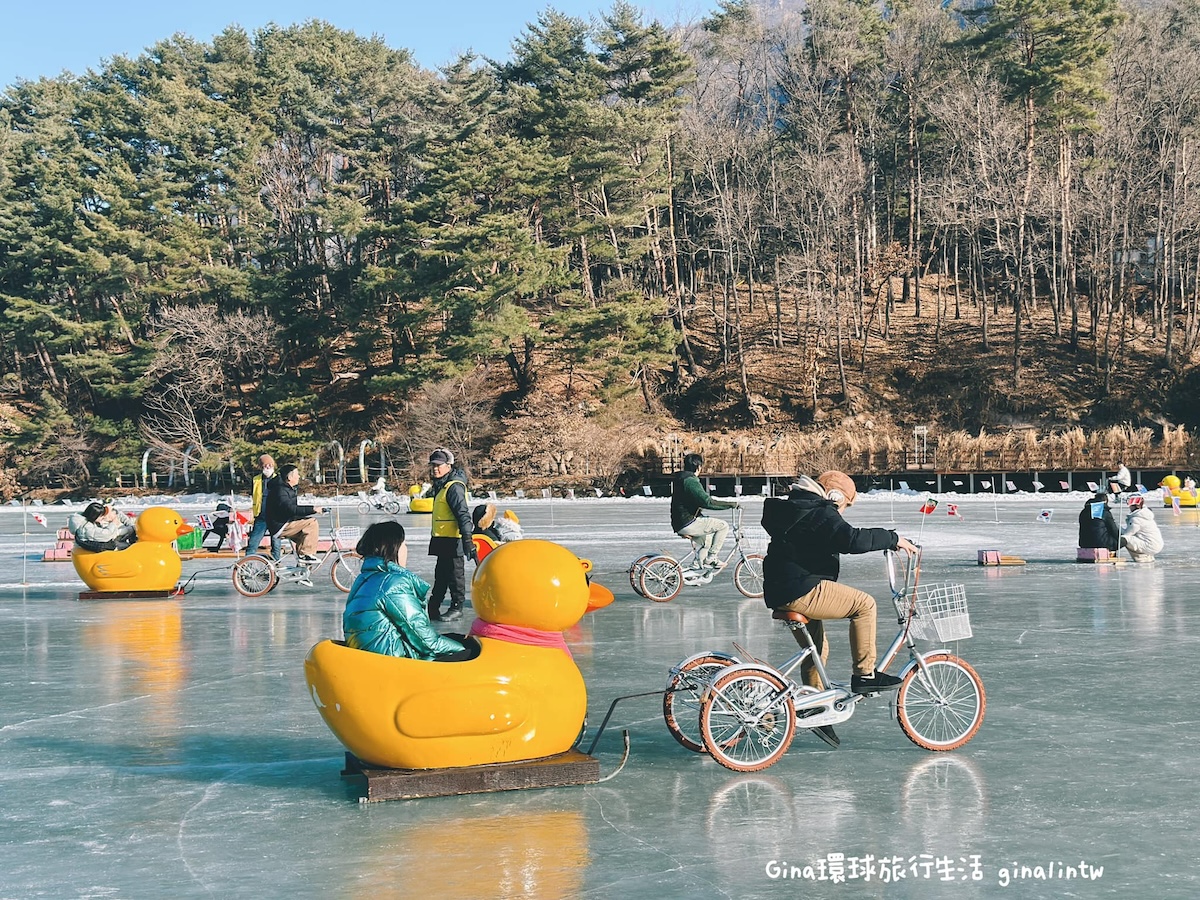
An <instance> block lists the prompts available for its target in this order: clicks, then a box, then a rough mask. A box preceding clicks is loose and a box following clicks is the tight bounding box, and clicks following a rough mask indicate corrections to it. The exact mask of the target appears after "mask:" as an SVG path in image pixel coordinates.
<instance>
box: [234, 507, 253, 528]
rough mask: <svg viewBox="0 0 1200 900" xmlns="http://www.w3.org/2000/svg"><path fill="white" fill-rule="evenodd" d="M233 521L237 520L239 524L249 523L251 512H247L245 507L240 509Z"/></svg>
mask: <svg viewBox="0 0 1200 900" xmlns="http://www.w3.org/2000/svg"><path fill="white" fill-rule="evenodd" d="M233 521H235V522H237V523H238V524H239V525H249V524H250V513H248V512H246V511H245V510H244V509H239V510H238V511H237V512H235V513H234V514H233Z"/></svg>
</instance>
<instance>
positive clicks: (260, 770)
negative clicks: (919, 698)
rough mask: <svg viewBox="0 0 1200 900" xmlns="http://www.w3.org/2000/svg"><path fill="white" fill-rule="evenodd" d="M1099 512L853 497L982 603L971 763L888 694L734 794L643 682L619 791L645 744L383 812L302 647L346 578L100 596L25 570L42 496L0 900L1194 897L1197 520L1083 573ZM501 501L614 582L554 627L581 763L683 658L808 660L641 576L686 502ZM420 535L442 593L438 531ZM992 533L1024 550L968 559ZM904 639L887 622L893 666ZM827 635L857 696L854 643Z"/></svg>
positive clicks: (14, 601)
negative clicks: (922, 737) (309, 675)
mask: <svg viewBox="0 0 1200 900" xmlns="http://www.w3.org/2000/svg"><path fill="white" fill-rule="evenodd" d="M1084 499H1085V497H1084V495H1083V494H1078V495H1070V496H1066V495H1061V494H1060V495H1056V496H1051V497H1046V496H1043V497H1028V496H1026V497H1000V498H998V499H997V500H993V499H992V498H990V497H986V496H979V495H977V496H975V497H963V498H959V499H955V498H943V499H942V502H941V505H940V506H939V508H938V509H937V510H936V511H935V512H934V513H933V514H932V515H929V516H922V515H921V514H920V513H919V512H918V507H919V506H920V505H921V498H920V497H919V496H913V495H904V496H901V495H876V496H871V497H863V498H862V499H861V500H860V502H859V503H858V504H857V505H856V506H855V507H854V509H852V510H851V511H850V512H849V514H848V516H847V518H849V519H850V520H851V521H852V522H853V523H854V524H857V525H882V526H885V527H894V528H897V529H898V530H899V531H900V533H901V534H903V535H905V536H906V537H909V538H913V539H916V538H918V536H919V538H920V540H921V542H922V543H923V544H924V546H925V548H926V556H925V566H924V571H923V574H922V577H923V580H924V581H926V582H934V581H951V582H962V583H965V585H966V589H967V595H968V598H969V602H970V606H971V614H972V623H973V625H974V630H975V636H974V638H973V639H971V640H969V641H963V642H961V643H960V644H959V645H958V646H957V652H958V653H959V654H960V655H962V656H963V657H964V658H966V659H967V660H968V661H969V662H970V663H971V664H972V665H973V666H974V667H975V668H976V669H977V670H978V672H979V674H980V675H981V677H982V678H983V680H984V683H985V685H986V687H987V717H986V720H985V721H984V723H983V727H982V729H981V730H980V732H979V734H978V735H977V736H976V737H975V739H974V740H973V741H972V742H971V743H969V744H968V745H967V746H966V747H964V748H962V749H960V750H958V751H954V752H952V753H944V754H935V753H929V752H927V751H924V750H921V749H919V748H918V747H916V746H914V745H913V744H911V743H910V742H909V741H908V740H907V739H906V738H905V737H904V735H903V734H902V733H901V731H900V729H899V727H898V726H897V724H896V723H895V722H894V721H892V720H891V719H890V718H889V715H888V706H887V703H886V701H882V700H873V701H867V702H865V703H863V704H861V705H860V708H859V710H858V712H857V713H856V714H855V716H854V717H853V719H851V720H850V721H848V722H846V723H844V724H842V725H839V726H838V733H839V735H840V736H841V739H842V745H841V748H840V749H838V750H831V749H829V748H827V747H826V746H825V745H824V744H822V743H821V742H819V741H818V740H816V739H815V738H813V737H812V736H811V735H810V734H809V733H808V732H805V731H801V732H799V733H798V734H797V737H796V739H795V741H794V743H793V744H792V747H791V749H790V750H789V751H788V753H787V754H786V756H784V758H783V759H782V760H781V761H780V762H779V763H778V764H776V765H775V766H774V767H772V768H770V769H768V770H766V771H765V772H762V773H758V774H753V775H738V774H735V773H733V772H730V771H728V770H726V769H724V768H722V767H720V766H718V765H717V764H716V763H715V762H713V761H712V760H710V759H708V758H706V757H705V756H703V755H700V754H692V753H689V752H687V751H686V750H684V749H682V748H681V747H680V746H679V745H678V744H676V743H675V741H674V740H672V738H671V736H670V735H669V734H668V732H667V730H666V728H665V726H664V725H663V722H662V716H661V703H660V701H659V699H658V698H656V697H648V698H642V699H636V700H630V701H626V702H623V703H622V704H620V705H619V706H618V707H617V711H616V713H615V715H614V718H613V721H612V723H611V724H610V726H609V730H608V731H607V732H606V733H605V735H604V738H603V740H602V742H601V745H600V747H599V749H598V751H597V755H598V756H599V757H600V761H601V770H602V774H607V773H608V772H609V771H611V770H612V769H613V768H615V767H616V765H617V763H618V762H619V759H620V754H621V739H620V731H621V729H628V730H629V732H630V739H631V746H632V749H631V754H630V758H629V761H628V764H627V765H626V767H625V769H624V771H622V772H621V773H620V774H619V775H617V777H616V778H614V779H613V780H611V781H608V782H605V783H602V784H598V785H592V786H587V787H567V788H557V789H550V790H542V791H529V792H512V793H500V794H479V795H472V796H464V797H455V798H435V799H426V800H415V801H395V802H389V803H375V804H359V803H357V802H355V801H354V800H353V799H352V798H351V795H350V794H349V793H348V792H347V789H346V788H345V787H344V786H343V784H342V782H341V780H340V779H339V777H338V773H339V770H340V768H341V765H342V761H343V750H342V748H341V746H340V744H338V742H337V740H336V739H335V738H334V737H333V735H332V734H330V732H329V731H328V730H327V729H326V728H325V726H324V724H323V722H322V721H321V719H320V717H319V716H318V715H317V712H316V710H315V709H314V708H313V704H312V701H311V699H310V698H309V697H308V695H307V693H306V690H305V684H304V677H303V665H302V664H303V659H304V656H305V653H306V652H307V651H308V648H309V647H310V646H311V645H312V644H313V643H315V642H316V641H317V640H319V639H321V638H324V637H340V636H341V610H342V604H343V601H344V596H345V595H343V594H340V593H338V592H337V591H335V590H334V589H333V587H332V585H331V584H330V583H329V582H328V580H327V578H323V579H321V580H319V581H317V582H316V587H315V588H303V587H299V586H297V585H284V586H281V587H280V588H279V589H277V590H276V591H275V592H273V593H271V594H269V595H267V596H266V597H263V598H260V599H257V600H249V599H246V598H243V597H241V596H240V595H238V594H237V593H236V592H235V591H234V590H233V586H232V584H231V582H230V578H229V564H230V562H231V561H229V560H214V561H206V562H185V564H184V577H185V578H187V577H188V576H189V575H191V574H193V573H195V574H196V578H195V580H194V581H193V582H192V586H191V591H190V593H188V594H187V595H186V596H185V597H183V598H181V599H178V600H163V601H92V602H80V601H78V600H77V599H76V596H77V594H78V592H79V590H80V589H81V588H82V584H81V583H80V582H79V581H78V580H77V579H76V576H75V573H74V570H73V569H72V567H71V565H70V563H42V562H40V561H37V560H40V557H41V550H42V549H43V548H44V547H46V546H49V545H50V544H52V543H53V532H54V529H56V528H57V527H59V526H61V525H63V524H65V521H66V515H67V513H66V512H65V511H64V510H62V509H61V508H59V507H45V508H42V509H41V510H40V512H42V513H44V514H45V515H47V517H48V519H49V522H48V524H49V530H43V529H41V528H40V527H39V526H37V525H36V524H35V523H34V522H33V520H32V519H27V520H25V521H26V523H27V525H28V526H29V527H30V532H31V533H30V534H29V536H28V537H27V538H26V537H24V536H23V535H22V521H23V520H22V514H21V510H20V509H13V508H3V509H0V635H2V643H0V646H2V647H3V650H2V651H0V686H2V693H0V754H2V757H3V760H4V763H3V766H2V767H0V779H2V780H3V798H4V800H3V818H2V820H0V843H2V844H3V845H4V847H5V854H4V864H3V866H0V898H26V897H53V898H61V897H119V898H141V897H164V896H170V897H174V898H186V897H243V896H244V897H282V896H294V897H360V896H361V897H372V898H382V897H392V896H396V897H399V896H413V895H417V896H433V897H439V898H442V897H445V898H457V897H462V898H477V897H546V898H567V897H588V898H611V897H638V898H641V897H647V898H649V897H653V898H654V900H671V898H689V900H694V898H697V897H702V898H708V897H730V898H757V897H800V896H804V897H816V898H826V897H830V898H843V897H845V898H856V897H888V898H941V897H947V898H959V897H1001V896H1012V897H1020V898H1041V897H1047V898H1051V897H1055V898H1057V897H1081V898H1088V897H1134V896H1139V897H1152V898H1155V900H1165V898H1189V900H1192V898H1195V897H1197V896H1200V863H1198V862H1197V854H1196V849H1195V848H1196V837H1195V821H1196V818H1195V810H1196V809H1197V808H1200V778H1197V774H1196V773H1197V769H1198V768H1200V750H1198V749H1197V746H1198V741H1197V738H1198V737H1200V727H1198V720H1200V712H1197V710H1200V704H1198V703H1197V701H1196V699H1195V698H1191V699H1189V697H1188V693H1187V692H1188V690H1189V689H1188V688H1186V686H1185V685H1184V684H1183V681H1185V680H1186V678H1187V673H1188V672H1190V671H1191V665H1190V664H1191V662H1192V661H1194V659H1195V658H1196V653H1195V652H1194V651H1195V650H1196V649H1197V646H1198V644H1200V637H1198V633H1200V588H1198V587H1197V584H1196V581H1194V579H1197V578H1200V554H1198V552H1197V550H1198V548H1200V527H1198V526H1200V516H1198V514H1197V513H1196V512H1195V511H1186V510H1185V511H1184V512H1183V514H1182V515H1180V516H1174V515H1172V513H1171V510H1169V509H1166V510H1163V509H1161V508H1158V507H1157V506H1156V507H1155V514H1156V516H1157V518H1158V521H1159V524H1160V526H1161V527H1162V530H1163V534H1164V537H1165V540H1166V550H1165V551H1164V552H1163V553H1162V555H1161V556H1160V557H1159V559H1158V561H1157V562H1156V563H1153V564H1150V565H1145V566H1139V565H1135V564H1129V565H1126V566H1124V567H1122V568H1116V567H1111V566H1087V565H1078V564H1076V563H1075V562H1074V561H1073V560H1074V556H1075V537H1076V515H1077V513H1078V510H1079V508H1080V507H1081V506H1082V504H1083V502H1084ZM950 502H955V503H957V504H958V508H959V511H960V513H961V517H951V516H949V515H946V514H945V510H946V506H947V504H948V503H950ZM760 504H761V501H759V500H749V501H747V503H746V505H747V507H748V510H747V521H748V522H754V523H757V521H758V518H759V513H760ZM500 505H501V508H504V507H505V506H511V507H512V508H513V509H515V510H516V511H517V512H518V514H519V515H520V517H521V523H522V525H523V526H524V528H525V531H526V535H527V536H529V537H539V538H546V539H550V540H555V541H558V542H560V543H562V544H565V545H566V546H568V547H570V548H571V549H572V550H574V551H575V552H576V553H577V554H578V555H579V556H582V557H588V558H590V559H592V560H593V562H594V564H595V572H596V575H595V577H596V579H597V580H599V581H601V582H602V583H603V584H605V585H607V586H609V587H610V588H612V589H613V590H614V592H615V593H616V596H617V599H616V602H615V603H614V604H613V605H611V606H610V607H608V608H606V609H603V610H600V611H599V612H598V613H596V614H595V615H592V616H588V617H587V618H586V619H585V620H584V621H583V622H582V623H581V624H580V625H579V626H578V627H577V628H575V629H573V630H572V631H571V632H568V633H567V640H568V643H569V644H570V645H571V649H572V652H573V653H574V655H575V659H576V661H577V662H578V663H579V665H580V667H581V669H582V670H583V673H584V677H585V679H586V681H587V684H588V690H589V735H588V737H587V738H586V739H585V742H584V746H585V748H586V746H587V744H589V743H590V740H591V732H594V730H595V728H596V727H597V726H598V725H599V723H600V720H601V719H602V718H603V716H604V713H605V712H606V710H607V708H608V705H609V703H610V702H611V701H612V699H613V698H615V697H617V696H620V695H626V694H633V693H637V692H639V691H650V690H656V689H660V688H661V687H662V686H663V683H664V681H665V677H666V672H667V669H668V667H669V666H671V665H672V664H673V663H675V662H677V661H679V660H680V659H682V658H683V657H685V656H688V655H690V654H692V653H694V652H697V651H700V650H704V649H719V650H730V649H731V648H730V642H731V641H732V640H737V641H739V642H740V643H742V644H744V645H745V646H746V647H747V648H748V649H749V650H751V651H752V652H754V653H755V654H756V655H758V656H761V657H765V658H769V659H774V660H782V659H784V658H786V657H787V656H789V655H790V654H791V653H792V652H793V648H794V645H793V643H792V640H791V637H790V635H788V634H787V632H786V629H784V628H782V627H780V626H777V625H775V624H773V623H772V622H771V619H770V616H769V614H768V613H767V611H766V609H765V607H764V606H763V605H762V602H761V601H757V600H746V599H744V598H742V597H741V595H739V594H738V593H736V591H735V590H734V588H733V585H732V579H731V578H730V577H729V576H728V575H722V576H718V578H716V579H715V580H714V581H713V583H712V584H711V585H708V586H705V587H692V588H685V589H684V591H683V593H682V594H681V595H680V596H679V597H678V598H676V599H675V600H674V601H672V602H671V603H666V604H656V603H652V602H650V601H647V600H644V599H643V598H641V597H639V596H637V595H636V594H634V593H633V591H631V589H630V587H629V581H628V577H627V575H626V570H627V568H628V565H629V563H630V562H631V561H632V560H633V559H634V558H636V557H638V556H640V555H641V554H642V553H644V552H648V551H652V550H658V549H662V550H669V551H674V552H676V553H682V552H683V550H684V549H686V543H685V542H684V541H683V540H682V539H679V538H676V537H674V536H673V535H672V534H670V531H669V527H668V525H667V519H668V515H667V501H665V500H645V499H637V500H586V501H585V500H579V501H528V500H527V501H513V502H509V503H505V501H501V502H500ZM178 508H179V509H180V511H181V512H183V513H184V514H185V515H187V516H189V517H194V515H195V513H196V512H206V511H209V510H211V508H212V504H210V503H206V504H204V506H203V507H200V506H187V505H186V504H184V505H180V506H179V507H178ZM1044 509H1049V510H1051V511H1052V515H1051V519H1050V521H1049V522H1043V521H1040V520H1039V512H1040V511H1041V510H1044ZM342 517H343V522H344V523H347V522H348V523H355V522H357V523H361V524H364V525H365V524H366V523H367V522H368V521H369V519H368V518H367V517H359V516H358V514H357V513H355V512H347V511H346V510H343V511H342ZM402 521H403V522H404V523H405V525H406V527H408V528H409V529H410V542H411V544H412V549H413V553H412V556H411V558H410V563H411V565H412V568H413V569H414V570H416V571H417V572H418V573H419V574H421V575H422V576H423V577H425V578H426V579H428V580H432V571H433V566H432V559H431V558H429V557H426V556H425V555H424V547H425V542H426V540H427V538H428V528H429V525H428V522H429V517H428V516H405V517H402ZM893 522H894V524H893ZM753 531H754V533H755V535H756V536H757V541H756V542H757V543H758V544H759V547H758V549H765V537H764V536H762V534H761V531H760V530H759V529H758V528H757V526H756V527H755V528H754V529H753ZM26 548H27V549H26ZM982 548H987V549H999V550H1002V551H1003V552H1004V553H1006V554H1010V555H1015V556H1020V557H1023V558H1025V559H1026V560H1028V564H1027V565H1025V566H1020V567H1004V568H981V567H979V566H977V565H976V562H975V558H976V551H977V550H978V549H982ZM23 554H25V557H26V558H24V559H23ZM470 568H471V567H470V565H469V564H468V570H470ZM23 580H24V581H28V584H27V585H23V584H22V581H23ZM842 580H843V581H846V582H848V583H850V584H853V585H855V586H857V587H860V588H863V589H865V590H868V591H870V592H871V593H873V594H874V595H875V596H876V598H877V599H879V600H880V601H881V612H882V611H884V610H887V609H889V608H890V604H888V602H887V586H886V581H885V579H884V576H883V568H882V558H881V555H880V554H872V555H869V556H864V557H856V558H847V559H846V560H845V564H844V566H843V578H842ZM893 621H894V620H893V619H892V618H891V617H889V616H887V615H882V614H881V616H880V623H879V629H880V641H879V643H880V646H881V648H882V647H883V646H884V645H886V643H887V640H888V638H889V637H890V635H891V632H892V626H893ZM466 624H467V623H466V622H461V623H454V630H464V629H465V626H466ZM448 630H449V629H448ZM828 632H829V635H830V639H831V642H832V650H831V657H830V662H831V670H832V671H833V673H835V675H836V676H838V677H846V676H847V675H848V674H849V650H848V640H847V627H846V625H845V623H833V624H832V625H831V626H830V627H829V629H828ZM838 854H842V855H844V860H845V861H844V863H843V865H844V871H845V876H846V878H845V881H844V882H836V883H835V882H833V881H831V880H828V868H829V860H831V859H836V858H837V855H838ZM785 863H786V867H784V866H783V864H785ZM1081 864H1082V866H1084V867H1086V868H1085V869H1082V870H1081V868H1080V867H1081ZM790 867H797V868H796V869H791V868H790ZM805 867H811V868H812V870H813V872H814V875H813V877H812V879H811V880H810V879H808V878H806V877H805V875H804V868H805ZM1068 867H1071V871H1073V872H1075V873H1076V877H1074V878H1071V879H1067V878H1066V877H1065V875H1066V874H1068ZM1093 867H1094V868H1093ZM1101 867H1102V869H1103V872H1102V874H1100V873H1099V870H1100V868H1101ZM781 871H782V872H783V873H784V874H789V875H795V877H791V878H784V877H779V876H780V872H781ZM1081 871H1085V872H1086V873H1087V875H1088V876H1089V877H1087V878H1085V877H1083V876H1082V875H1080V874H1079V873H1080V872H1081ZM817 872H822V873H824V874H825V877H826V880H817V875H816V873H817ZM897 873H902V874H903V877H902V878H900V879H899V880H894V879H895V877H896V875H897ZM1060 876H1062V877H1060ZM1092 876H1095V877H1092Z"/></svg>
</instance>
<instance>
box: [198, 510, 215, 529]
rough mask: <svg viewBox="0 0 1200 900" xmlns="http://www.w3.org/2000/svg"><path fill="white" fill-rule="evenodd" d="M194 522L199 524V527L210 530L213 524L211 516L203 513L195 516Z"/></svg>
mask: <svg viewBox="0 0 1200 900" xmlns="http://www.w3.org/2000/svg"><path fill="white" fill-rule="evenodd" d="M196 524H197V525H199V526H200V527H201V528H203V529H204V530H205V531H212V526H213V520H212V516H208V515H204V514H203V513H201V514H200V515H198V516H196Z"/></svg>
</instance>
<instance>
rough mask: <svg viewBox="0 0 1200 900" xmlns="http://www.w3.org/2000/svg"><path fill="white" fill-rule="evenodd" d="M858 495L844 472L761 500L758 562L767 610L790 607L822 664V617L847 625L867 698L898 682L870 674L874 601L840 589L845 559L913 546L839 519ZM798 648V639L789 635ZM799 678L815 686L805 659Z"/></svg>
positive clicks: (855, 683)
mask: <svg viewBox="0 0 1200 900" xmlns="http://www.w3.org/2000/svg"><path fill="white" fill-rule="evenodd" d="M856 496H857V490H856V489H855V486H854V482H853V480H851V478H850V476H849V475H847V474H846V473H844V472H836V471H834V472H825V473H824V474H823V475H821V476H819V477H818V478H817V480H816V481H814V480H813V479H811V478H809V477H808V476H801V478H800V481H799V482H798V483H797V484H794V485H793V486H792V490H791V492H790V493H789V494H788V496H787V498H786V499H785V498H770V499H767V500H765V501H764V502H763V527H764V528H765V529H766V530H767V534H769V535H770V536H771V543H770V546H769V547H768V548H767V556H766V559H764V560H763V578H764V584H763V600H764V601H765V602H766V604H767V606H769V607H770V608H771V609H789V610H792V611H793V612H798V613H800V614H801V615H803V616H805V617H806V618H808V619H809V624H808V631H809V634H810V635H811V636H812V639H813V643H814V645H815V646H816V647H818V648H819V649H820V652H821V661H822V664H823V663H824V661H825V660H826V659H827V658H828V656H829V642H828V641H827V640H826V639H825V628H824V622H823V621H822V620H824V619H849V620H850V652H851V655H852V656H853V657H854V674H853V677H852V678H851V680H850V687H851V690H853V691H854V692H855V693H859V694H870V693H875V692H877V691H884V690H891V689H895V688H897V687H899V685H900V679H899V678H897V677H895V676H894V675H888V674H887V673H886V672H877V671H876V670H875V659H876V656H877V653H876V649H875V618H876V606H875V598H874V597H872V596H871V595H870V594H866V593H864V592H863V591H859V590H855V589H854V588H852V587H847V586H846V585H843V584H838V583H837V579H838V574H839V572H840V571H841V561H840V559H839V556H840V555H841V554H842V553H870V552H871V551H872V550H906V551H908V552H909V553H915V552H916V549H917V548H916V546H914V545H913V544H912V543H910V542H909V541H907V540H906V539H904V538H902V537H899V536H898V535H897V534H896V532H894V531H888V530H887V529H885V528H855V527H853V526H852V525H850V523H848V522H847V521H846V520H845V519H843V518H842V515H841V512H842V510H843V509H845V508H846V507H848V506H850V505H851V504H852V503H853V502H854V499H855V497H856ZM793 634H794V636H795V637H796V640H797V643H801V641H802V636H801V635H800V634H799V632H793ZM801 677H802V678H803V679H804V681H805V683H806V684H810V685H812V686H813V687H816V688H822V687H825V686H824V685H821V684H820V679H819V677H818V672H817V671H816V667H815V666H813V665H812V664H811V663H808V662H807V661H806V664H805V665H804V666H802V672H801ZM820 730H821V731H822V732H823V734H824V737H825V739H826V740H827V743H830V744H833V745H835V746H836V742H837V736H836V735H834V734H833V729H832V728H831V727H830V726H825V727H824V728H823V729H820Z"/></svg>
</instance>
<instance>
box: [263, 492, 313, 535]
mask: <svg viewBox="0 0 1200 900" xmlns="http://www.w3.org/2000/svg"><path fill="white" fill-rule="evenodd" d="M264 504H265V506H266V509H267V532H268V533H269V534H277V533H278V532H279V529H280V528H282V527H283V526H284V525H286V524H287V523H288V522H291V521H293V520H294V519H303V518H306V517H307V516H311V515H313V514H314V513H315V512H316V510H315V509H314V508H313V507H311V506H309V505H307V504H303V503H297V502H296V489H295V488H294V487H292V486H291V485H290V484H288V483H287V482H286V481H284V480H283V479H282V478H273V479H271V483H270V485H269V486H268V490H267V498H266V500H265V501H264Z"/></svg>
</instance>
